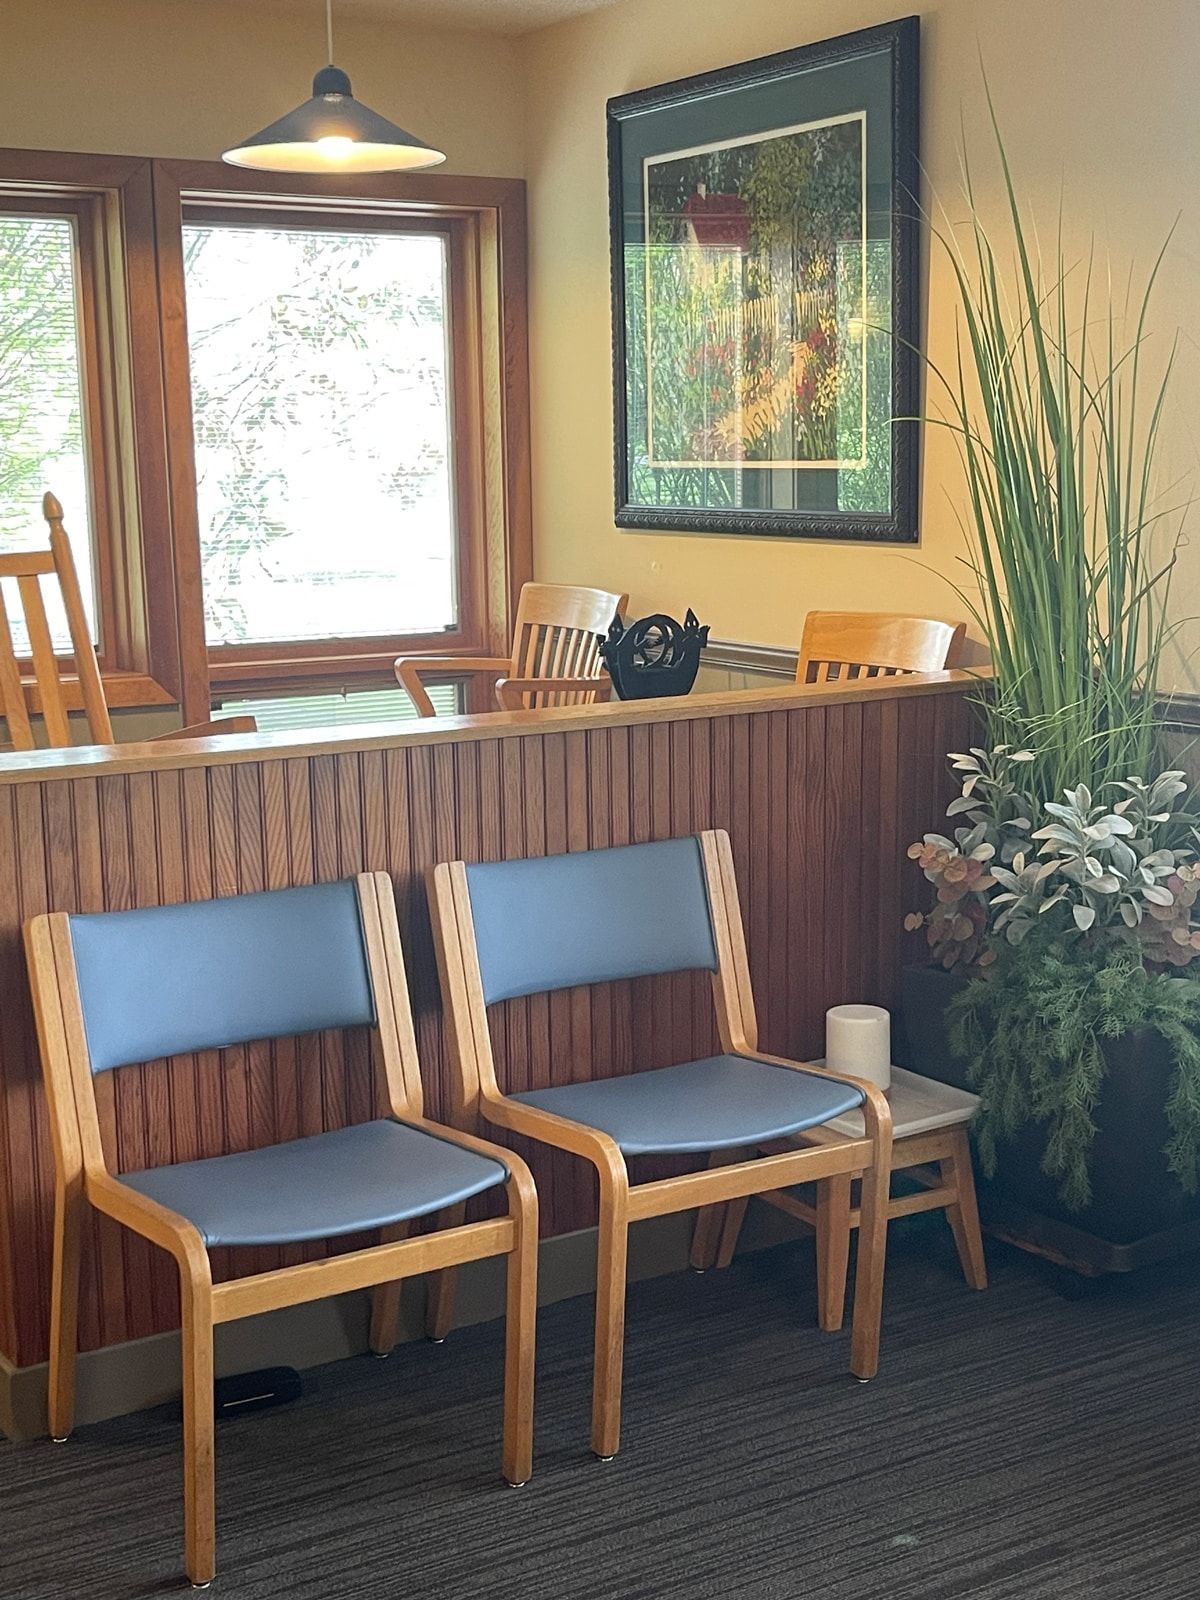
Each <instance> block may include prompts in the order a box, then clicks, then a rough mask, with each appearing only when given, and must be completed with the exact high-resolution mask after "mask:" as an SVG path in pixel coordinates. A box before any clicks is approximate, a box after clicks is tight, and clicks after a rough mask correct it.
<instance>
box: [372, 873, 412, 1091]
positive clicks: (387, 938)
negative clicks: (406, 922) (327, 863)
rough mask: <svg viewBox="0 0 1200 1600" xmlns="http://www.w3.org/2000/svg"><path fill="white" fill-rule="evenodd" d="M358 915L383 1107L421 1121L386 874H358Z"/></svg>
mask: <svg viewBox="0 0 1200 1600" xmlns="http://www.w3.org/2000/svg"><path fill="white" fill-rule="evenodd" d="M355 882H356V883H357V886H358V903H359V910H360V911H361V913H362V924H363V941H364V944H365V946H366V952H367V970H368V972H369V973H370V977H371V988H372V991H373V993H374V996H375V1018H376V1021H375V1032H376V1037H377V1038H378V1040H379V1046H380V1052H381V1054H382V1057H383V1075H384V1083H385V1088H386V1091H387V1100H388V1104H389V1106H390V1107H391V1110H392V1112H393V1114H394V1115H395V1116H397V1117H398V1118H400V1119H401V1120H405V1119H407V1118H410V1117H418V1118H419V1117H423V1116H424V1114H425V1099H424V1092H423V1090H422V1087H421V1069H420V1062H419V1059H418V1056H417V1036H416V1033H415V1031H414V1029H413V1019H412V1007H411V1005H410V1004H409V999H408V980H407V977H406V974H405V970H404V954H403V951H402V949H401V946H400V925H399V923H398V921H397V919H396V895H395V891H394V890H393V888H392V880H391V878H390V877H389V876H388V874H387V873H386V872H360V873H359V874H358V877H357V878H356V880H355Z"/></svg>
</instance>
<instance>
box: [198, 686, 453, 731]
mask: <svg viewBox="0 0 1200 1600" xmlns="http://www.w3.org/2000/svg"><path fill="white" fill-rule="evenodd" d="M429 698H430V699H431V700H432V701H433V705H434V710H435V711H436V712H437V714H438V716H439V717H454V716H457V715H458V714H459V712H460V711H461V710H462V698H463V697H462V689H461V688H460V686H459V685H458V684H455V683H439V684H435V685H434V686H433V687H432V688H431V689H430V691H429ZM213 715H214V717H215V718H216V719H217V720H218V721H219V720H220V719H221V718H222V717H243V716H252V717H254V718H255V719H256V720H257V722H258V731H259V732H260V733H295V732H296V731H297V730H299V729H302V728H349V727H356V726H358V725H359V724H360V723H368V722H415V721H416V720H417V712H416V708H415V707H414V705H413V703H412V701H411V700H410V699H409V698H408V696H407V695H406V694H405V693H404V691H403V689H354V690H351V692H350V693H349V694H345V693H343V694H294V695H280V696H278V697H276V698H273V699H255V700H226V701H224V702H222V704H221V705H220V707H219V708H218V709H217V710H215V711H214V713H213Z"/></svg>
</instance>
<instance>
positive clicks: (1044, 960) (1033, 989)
mask: <svg viewBox="0 0 1200 1600" xmlns="http://www.w3.org/2000/svg"><path fill="white" fill-rule="evenodd" d="M951 759H952V762H953V764H954V767H955V769H956V770H957V771H958V772H959V773H960V774H961V776H962V780H963V787H962V794H961V795H960V796H959V797H958V798H957V799H956V800H954V801H952V802H951V804H950V806H949V808H948V809H949V812H950V814H951V815H952V816H954V817H960V818H962V819H963V821H962V822H961V823H960V824H959V826H957V827H956V828H955V829H954V830H953V834H954V836H953V838H950V837H948V836H947V835H945V834H940V833H927V834H926V835H925V837H924V839H923V840H922V841H921V843H919V844H915V845H913V846H912V847H911V848H910V850H909V854H910V856H912V857H913V858H914V859H915V860H917V861H918V862H919V863H920V865H921V867H922V869H923V871H924V873H925V877H926V878H927V880H928V881H929V882H930V883H932V884H933V885H934V886H935V887H936V890H937V900H936V903H935V906H934V908H933V910H932V911H931V912H930V913H928V914H927V915H926V914H922V913H919V912H918V913H913V914H912V915H910V916H909V917H908V918H907V919H906V925H907V926H908V927H909V928H920V927H924V928H925V930H926V937H927V939H928V942H929V945H930V948H931V952H932V955H933V957H934V959H935V960H936V961H937V962H938V963H939V964H940V965H941V966H943V967H945V968H946V969H948V970H950V971H960V972H965V973H967V974H970V975H972V977H973V981H972V982H971V983H970V984H969V985H968V987H967V988H966V990H965V991H964V992H963V993H962V994H960V995H959V996H958V997H957V998H956V999H955V1000H954V1001H953V1002H952V1004H951V1006H950V1009H949V1016H950V1020H951V1043H952V1045H953V1046H954V1047H955V1048H956V1050H957V1051H958V1053H959V1054H961V1055H963V1056H965V1057H966V1058H967V1063H968V1066H967V1070H968V1075H969V1077H970V1079H971V1081H972V1083H973V1084H974V1085H975V1087H976V1088H977V1089H978V1090H979V1091H980V1095H981V1098H982V1105H981V1108H980V1113H979V1116H978V1118H977V1122H976V1133H977V1137H978V1142H979V1149H980V1155H981V1158H982V1162H983V1166H984V1170H985V1171H987V1172H992V1171H993V1170H994V1169H995V1164H996V1153H997V1146H998V1144H999V1143H1000V1142H1001V1141H1002V1140H1004V1139H1005V1138H1009V1137H1011V1136H1012V1135H1014V1134H1016V1133H1018V1132H1019V1131H1020V1130H1021V1129H1022V1128H1023V1127H1025V1126H1027V1125H1028V1124H1030V1123H1040V1124H1043V1125H1044V1126H1045V1129H1046V1144H1045V1152H1044V1160H1043V1165H1044V1167H1045V1170H1046V1171H1047V1172H1048V1173H1049V1174H1050V1175H1051V1176H1053V1177H1054V1178H1056V1179H1057V1180H1058V1183H1059V1186H1060V1194H1061V1197H1062V1198H1063V1200H1064V1202H1065V1203H1067V1204H1068V1205H1070V1206H1072V1207H1075V1208H1078V1207H1081V1206H1084V1205H1086V1204H1087V1202H1088V1200H1089V1198H1090V1195H1091V1178H1090V1173H1089V1168H1088V1156H1089V1152H1090V1149H1091V1144H1092V1139H1093V1137H1094V1135H1095V1131H1096V1127H1095V1121H1094V1112H1095V1109H1096V1106H1097V1103H1098V1101H1099V1097H1100V1093H1101V1090H1102V1088H1103V1084H1104V1079H1105V1074H1106V1072H1107V1057H1106V1054H1105V1044H1106V1041H1108V1040H1112V1039H1116V1038H1119V1037H1121V1036H1122V1035H1123V1034H1126V1033H1130V1032H1135V1031H1138V1030H1148V1031H1151V1032H1156V1033H1157V1034H1158V1035H1159V1036H1160V1037H1161V1038H1162V1039H1163V1040H1164V1041H1165V1042H1166V1044H1167V1047H1168V1049H1169V1051H1170V1054H1171V1058H1172V1084H1171V1089H1170V1091H1169V1097H1168V1101H1167V1104H1166V1106H1165V1111H1166V1116H1167V1122H1168V1126H1169V1129H1170V1135H1169V1139H1168V1143H1167V1146H1166V1156H1167V1161H1168V1164H1169V1166H1170V1168H1171V1170H1172V1171H1173V1172H1174V1173H1175V1175H1176V1176H1177V1177H1178V1179H1179V1181H1180V1182H1181V1183H1182V1184H1183V1186H1184V1187H1185V1188H1186V1189H1188V1190H1189V1191H1194V1190H1195V1188H1196V1187H1197V1178H1198V1164H1200V982H1198V981H1197V978H1196V973H1198V972H1200V914H1198V909H1197V907H1198V902H1200V838H1198V837H1197V831H1196V826H1195V821H1194V818H1193V817H1192V816H1191V815H1190V814H1189V813H1188V812H1186V811H1183V810H1181V809H1179V805H1178V803H1179V801H1180V799H1181V797H1182V796H1183V795H1184V794H1185V793H1186V791H1187V785H1186V783H1185V781H1184V778H1183V774H1182V773H1180V772H1176V771H1169V772H1164V773H1162V774H1161V775H1160V776H1159V777H1157V778H1155V779H1154V780H1153V781H1151V782H1146V781H1144V780H1143V779H1141V778H1139V777H1132V778H1125V779H1119V780H1117V781H1116V782H1115V783H1113V784H1112V785H1111V786H1110V787H1109V788H1108V790H1107V792H1106V794H1105V795H1104V796H1102V797H1093V795H1092V793H1091V791H1090V790H1089V789H1088V788H1087V787H1086V785H1076V786H1075V788H1074V789H1071V790H1067V791H1065V793H1064V796H1063V799H1062V800H1043V799H1042V798H1041V797H1040V796H1038V795H1037V794H1035V793H1033V792H1032V791H1031V790H1030V789H1029V788H1028V787H1027V783H1028V774H1029V773H1030V772H1031V771H1032V770H1033V766H1034V762H1033V754H1032V752H1031V751H1028V750H1016V751H1011V750H1009V749H1008V748H1007V747H1005V746H998V747H997V748H995V749H993V750H985V749H982V748H976V749H972V750H970V751H968V752H967V753H965V754H963V755H955V756H953V757H952V758H951ZM1035 824H1038V825H1037V826H1035ZM1177 974H1181V975H1177Z"/></svg>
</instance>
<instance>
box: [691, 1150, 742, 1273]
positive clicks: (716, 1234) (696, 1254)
mask: <svg viewBox="0 0 1200 1600" xmlns="http://www.w3.org/2000/svg"><path fill="white" fill-rule="evenodd" d="M748 1153H749V1152H748V1151H746V1150H743V1149H741V1148H740V1147H736V1148H731V1149H725V1150H714V1151H713V1152H712V1153H711V1155H710V1156H709V1158H708V1165H709V1170H710V1171H711V1169H712V1168H713V1167H726V1166H729V1165H730V1163H731V1162H736V1161H744V1160H745V1159H746V1156H747V1154H748ZM737 1204H739V1202H738V1201H724V1202H718V1203H717V1204H716V1205H711V1206H701V1207H700V1210H699V1212H698V1213H697V1215H696V1227H695V1231H694V1232H693V1234H692V1254H691V1266H692V1270H693V1271H694V1272H704V1271H705V1270H706V1269H707V1268H708V1267H711V1266H713V1265H714V1264H715V1265H718V1266H725V1267H727V1266H728V1265H729V1262H730V1260H732V1258H733V1248H732V1246H731V1247H730V1250H729V1255H728V1256H727V1257H726V1259H725V1260H724V1261H721V1260H720V1259H719V1258H720V1254H721V1249H722V1245H723V1242H724V1238H725V1229H726V1228H727V1227H729V1226H730V1216H729V1210H730V1207H731V1206H733V1205H737ZM740 1204H741V1210H740V1211H739V1212H738V1213H737V1216H736V1217H735V1218H734V1219H733V1226H734V1235H733V1244H735V1245H736V1243H737V1234H738V1230H740V1228H741V1226H742V1217H743V1216H744V1215H745V1211H746V1206H745V1202H744V1201H742V1202H740Z"/></svg>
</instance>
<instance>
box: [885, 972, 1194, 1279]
mask: <svg viewBox="0 0 1200 1600" xmlns="http://www.w3.org/2000/svg"><path fill="white" fill-rule="evenodd" d="M964 986H965V980H964V979H963V978H960V977H957V976H955V975H954V974H952V973H947V972H943V971H941V970H940V969H938V968H936V967H916V966H913V967H906V968H905V969H904V974H903V1012H902V1017H903V1027H902V1029H901V1033H900V1038H901V1044H900V1047H899V1048H900V1050H902V1051H903V1052H904V1060H903V1063H902V1064H903V1065H905V1066H907V1067H908V1068H909V1069H910V1070H911V1071H913V1072H920V1073H923V1074H924V1075H925V1076H926V1077H929V1078H936V1079H937V1080H938V1081H939V1082H941V1083H952V1084H955V1085H956V1086H958V1087H959V1088H964V1089H968V1088H970V1087H971V1085H970V1084H969V1083H968V1082H967V1079H966V1068H965V1063H964V1062H962V1061H960V1060H958V1059H956V1058H955V1057H954V1056H953V1055H952V1054H951V1052H950V1044H949V1040H948V1038H947V1030H946V1023H945V1012H946V1007H947V1006H948V1005H949V1003H950V1001H951V1000H952V999H953V998H954V996H955V995H956V994H958V993H960V992H961V990H962V989H963V988H964ZM1104 1054H1105V1057H1106V1059H1107V1062H1108V1072H1107V1075H1106V1077H1105V1082H1104V1088H1103V1091H1102V1093H1101V1096H1100V1103H1099V1105H1098V1106H1097V1107H1096V1113H1095V1120H1096V1139H1095V1143H1094V1144H1093V1146H1092V1155H1091V1163H1090V1170H1091V1176H1092V1201H1091V1204H1090V1205H1089V1206H1088V1207H1087V1208H1086V1209H1085V1210H1083V1211H1069V1210H1068V1209H1067V1207H1066V1206H1064V1205H1063V1204H1062V1202H1061V1201H1060V1200H1059V1198H1058V1193H1057V1184H1056V1183H1055V1181H1054V1180H1053V1179H1052V1178H1048V1177H1047V1176H1046V1174H1045V1173H1044V1172H1043V1171H1042V1156H1043V1154H1044V1153H1045V1148H1046V1135H1045V1130H1044V1129H1042V1128H1039V1127H1036V1126H1035V1127H1030V1128H1026V1129H1023V1130H1022V1131H1021V1132H1020V1133H1019V1134H1018V1135H1017V1136H1016V1137H1015V1138H1014V1139H1012V1140H1010V1141H1007V1142H1006V1143H1005V1144H1003V1145H1002V1146H1001V1147H1000V1149H999V1150H998V1152H997V1170H996V1175H995V1177H994V1178H993V1179H991V1180H987V1179H984V1178H982V1177H981V1178H980V1183H979V1200H980V1210H981V1212H982V1213H983V1216H984V1220H985V1222H986V1223H987V1224H988V1228H989V1231H990V1232H992V1233H995V1234H997V1235H998V1236H999V1237H1001V1238H1005V1239H1008V1240H1009V1241H1010V1242H1011V1243H1013V1244H1017V1245H1020V1246H1021V1247H1022V1248H1023V1249H1026V1250H1032V1251H1034V1252H1035V1253H1037V1254H1039V1255H1044V1256H1047V1257H1048V1258H1049V1259H1050V1260H1052V1261H1057V1262H1059V1263H1061V1264H1062V1265H1064V1266H1069V1267H1072V1268H1074V1269H1075V1270H1076V1271H1077V1272H1084V1273H1087V1274H1089V1275H1096V1274H1099V1273H1106V1272H1129V1271H1131V1270H1133V1269H1134V1268H1136V1267H1140V1266H1146V1265H1149V1264H1150V1263H1152V1262H1155V1261H1163V1260H1166V1259H1168V1258H1169V1257H1171V1256H1176V1255H1180V1254H1182V1253H1183V1252H1184V1251H1187V1250H1193V1249H1197V1248H1200V1196H1195V1195H1187V1194H1185V1193H1184V1192H1183V1190H1182V1189H1181V1188H1180V1185H1179V1181H1178V1179H1177V1178H1175V1177H1174V1176H1173V1174H1172V1173H1171V1172H1170V1170H1169V1169H1168V1167H1167V1161H1166V1157H1165V1156H1164V1154H1163V1149H1164V1146H1165V1145H1166V1143H1167V1139H1168V1138H1169V1136H1170V1129H1169V1127H1168V1124H1167V1117H1166V1103H1167V1096H1168V1094H1169V1092H1170V1078H1171V1057H1170V1052H1169V1051H1168V1049H1167V1046H1166V1045H1165V1044H1164V1042H1163V1040H1162V1039H1161V1037H1160V1036H1159V1035H1158V1034H1157V1033H1155V1032H1153V1031H1152V1030H1142V1031H1139V1032H1137V1033H1130V1034H1126V1035H1124V1036H1123V1037H1122V1038H1120V1039H1113V1040H1111V1041H1107V1042H1106V1043H1105V1046H1104ZM898 1058H899V1053H898Z"/></svg>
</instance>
